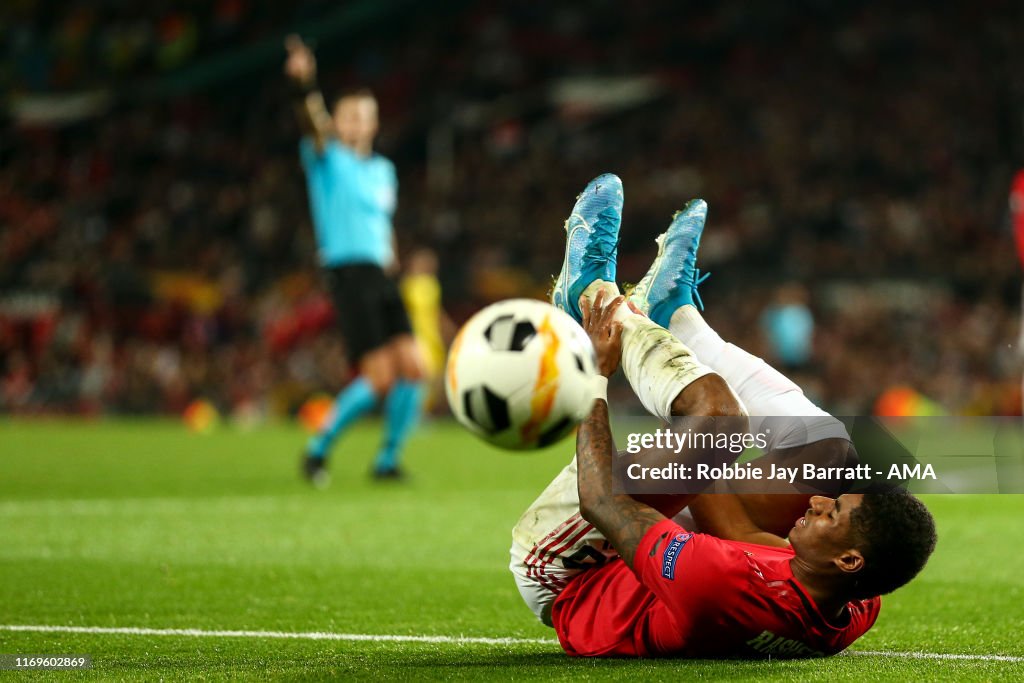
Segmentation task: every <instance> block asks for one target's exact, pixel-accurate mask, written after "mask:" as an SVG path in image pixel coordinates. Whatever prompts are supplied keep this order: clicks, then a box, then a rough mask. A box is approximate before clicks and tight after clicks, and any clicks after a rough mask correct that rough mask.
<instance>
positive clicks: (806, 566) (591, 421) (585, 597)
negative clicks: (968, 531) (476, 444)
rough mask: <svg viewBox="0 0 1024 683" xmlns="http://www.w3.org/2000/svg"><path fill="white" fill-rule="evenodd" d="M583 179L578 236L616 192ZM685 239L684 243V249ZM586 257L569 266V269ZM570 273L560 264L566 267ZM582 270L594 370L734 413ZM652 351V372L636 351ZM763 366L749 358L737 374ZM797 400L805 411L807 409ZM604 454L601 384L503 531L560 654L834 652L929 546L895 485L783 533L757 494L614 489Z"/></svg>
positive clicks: (721, 391)
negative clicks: (561, 460)
mask: <svg viewBox="0 0 1024 683" xmlns="http://www.w3.org/2000/svg"><path fill="white" fill-rule="evenodd" d="M607 185H608V181H607V180H605V186H607ZM613 189H614V188H613ZM590 190H591V187H588V190H587V191H585V192H584V195H581V198H580V201H579V202H577V206H576V207H575V208H574V215H578V216H582V218H583V219H584V220H585V221H587V227H588V228H589V232H590V233H591V234H592V235H593V234H595V233H597V234H599V233H600V232H601V231H602V230H608V227H609V226H608V223H609V222H614V225H613V227H614V228H615V229H616V230H617V227H618V225H617V216H618V212H619V211H621V199H620V200H619V201H618V204H617V205H616V204H615V203H611V202H604V203H601V202H596V201H594V198H593V197H588V196H587V192H588V191H590ZM619 194H620V195H621V189H620V190H619ZM595 204H596V208H595V206H594V205H595ZM588 210H591V211H592V214H593V215H592V216H588V215H587V211H588ZM705 210H706V207H705ZM684 218H685V216H684ZM587 219H589V220H587ZM700 219H701V220H700V224H701V225H700V227H703V217H702V216H701V217H700ZM602 222H603V223H604V224H602ZM673 225H675V222H674V224H673ZM698 234H699V231H698ZM571 239H572V237H571V236H570V240H571ZM662 246H664V245H663V244H662ZM687 251H692V252H693V253H695V251H696V248H695V246H694V247H693V248H692V250H689V249H688V250H687ZM569 252H575V254H576V255H575V256H574V255H572V254H570V253H569ZM595 253H599V250H598V248H596V247H595V248H589V249H569V250H567V257H566V264H568V265H567V266H566V267H567V268H569V269H570V271H572V270H573V266H572V264H571V263H570V262H571V260H572V259H573V258H580V256H579V255H582V258H584V259H586V258H593V255H594V254H595ZM660 256H661V255H660V254H659V257H660ZM611 257H612V258H613V257H614V253H613V252H612V254H611ZM653 270H658V269H653ZM594 271H595V269H593V268H591V269H590V272H594ZM585 272H587V269H586V268H580V267H575V273H585ZM605 272H607V271H605ZM564 273H565V270H563V274H564ZM572 278H573V273H572V272H570V273H569V277H568V278H567V280H571V279H572ZM696 279H697V278H696V277H694V278H693V281H694V282H695V281H696ZM560 280H561V278H560ZM585 285H586V286H585V287H582V288H580V291H582V292H583V294H582V296H581V297H580V306H581V307H582V312H583V320H582V322H583V324H584V327H585V329H586V330H587V332H588V334H589V335H590V337H591V339H592V341H593V342H594V346H595V349H596V351H597V355H598V361H599V367H600V370H601V373H602V374H603V375H605V376H610V375H611V374H613V373H614V372H615V371H616V370H617V369H618V367H619V364H620V362H621V363H622V365H623V366H624V370H625V372H626V375H627V378H629V379H630V382H631V384H632V385H633V387H634V389H635V390H637V391H638V395H639V396H640V398H641V400H642V401H643V402H644V404H645V405H646V406H648V407H649V408H652V407H653V408H654V409H653V410H652V412H655V413H657V414H661V415H662V416H665V415H666V414H667V411H668V410H671V413H672V414H688V415H708V416H721V415H725V416H734V417H736V416H743V415H744V414H745V411H744V409H743V405H742V403H741V402H740V400H739V399H738V398H737V397H736V396H735V394H733V393H732V392H731V390H730V388H729V385H728V384H726V383H725V382H724V381H723V379H722V377H721V376H720V375H719V374H718V373H715V372H713V371H712V369H710V368H708V367H707V366H702V365H701V364H700V362H699V361H698V360H697V358H696V357H695V356H694V354H693V353H692V351H691V350H690V349H689V348H688V347H687V346H686V345H684V344H683V343H682V342H681V341H680V340H679V339H678V338H677V337H678V335H667V336H666V335H660V334H659V333H658V332H657V330H656V329H654V328H656V327H657V325H654V323H653V322H652V321H650V320H649V319H648V318H646V317H643V316H641V315H638V311H637V310H635V309H634V310H633V311H632V312H630V311H627V310H626V307H624V306H622V303H623V299H622V298H620V297H617V296H616V295H617V289H614V285H613V284H611V283H610V282H608V281H607V280H604V281H602V280H601V279H600V278H595V280H594V282H592V283H585ZM570 291H571V290H570ZM612 297H615V298H612ZM608 300H611V301H610V303H608V304H607V305H606V303H605V302H606V301H608ZM591 301H592V302H593V304H592V308H591V305H590V302H591ZM673 320H674V317H673ZM659 329H661V328H659ZM719 341H720V340H719ZM701 343H704V342H701ZM662 356H663V357H662ZM750 358H752V357H750ZM659 359H660V360H659ZM669 359H671V362H669ZM734 360H737V362H738V364H739V365H743V364H744V363H747V364H748V365H751V366H752V367H753V366H755V365H756V364H753V363H749V362H747V360H745V359H742V358H740V359H734ZM661 361H664V362H662V363H661V365H662V367H661V368H660V371H661V373H660V374H661V376H662V378H661V379H659V377H658V376H657V375H658V373H657V372H655V371H654V370H652V369H651V368H650V367H646V366H650V365H652V364H657V363H658V362H661ZM761 365H763V362H761ZM716 369H717V368H716ZM765 372H766V371H765V369H764V368H762V367H761V366H760V365H758V366H757V367H756V368H755V369H753V370H751V371H750V373H749V374H750V377H747V378H746V380H747V381H746V383H747V384H749V383H750V381H753V380H756V376H757V375H758V373H761V374H764V373H765ZM771 372H772V373H774V372H775V371H774V370H772V371H771ZM775 375H777V373H775ZM775 375H769V376H770V379H771V381H770V382H763V383H764V384H770V385H772V386H774V387H775V388H776V389H779V388H782V389H784V391H782V393H783V394H789V393H792V389H791V388H790V387H794V388H795V385H792V383H788V381H786V382H782V381H781V380H784V379H785V378H781V375H779V376H777V377H776V376H775ZM665 377H667V378H668V379H665ZM779 378H781V380H780V379H779ZM762 379H763V378H762ZM662 380H664V381H662ZM753 383H754V384H758V383H762V382H758V381H753ZM742 384H743V383H741V386H742ZM796 391H797V392H799V390H798V389H796ZM673 392H674V393H673ZM744 393H746V394H747V396H749V397H751V398H752V399H755V400H763V399H761V398H758V397H757V395H756V393H757V392H753V393H751V390H750V389H749V388H748V389H747V390H746V391H745V392H744V391H742V390H741V392H740V398H745V397H744ZM800 396H801V397H802V393H801V394H800ZM665 397H668V398H665ZM776 398H777V397H776ZM788 398H789V399H795V398H796V397H793V396H789V397H788ZM803 400H806V399H803ZM659 406H660V408H659ZM662 411H664V412H662ZM800 414H801V413H800V412H796V413H792V415H794V416H795V415H800ZM803 415H805V416H809V417H810V418H814V419H817V417H818V416H816V415H815V414H814V413H813V412H810V411H807V412H803ZM804 424H805V425H806V426H807V427H808V428H807V430H805V433H804V435H803V437H802V438H803V440H804V443H805V444H807V443H812V444H813V443H816V442H817V441H820V442H822V443H826V442H829V441H839V440H841V439H839V438H837V437H835V436H830V437H828V438H825V439H821V438H819V436H815V434H819V435H821V434H826V433H829V429H828V428H826V426H824V425H825V423H824V422H822V423H821V425H820V426H816V425H817V423H816V422H815V421H814V420H809V421H805V423H804ZM785 438H786V437H784V439H785ZM816 440H817V441H816ZM776 445H778V444H776ZM783 445H785V444H783ZM780 450H785V448H781V449H780ZM613 457H614V446H613V443H612V436H611V431H610V429H609V425H608V406H607V402H606V401H605V400H603V399H599V400H597V401H596V402H595V405H594V408H593V410H592V412H591V414H590V415H589V416H588V417H587V419H586V420H585V421H584V422H583V424H582V425H581V427H580V431H579V434H578V437H577V455H576V458H575V459H574V461H573V463H571V464H570V465H569V466H568V467H566V468H565V470H563V472H562V473H561V474H560V475H559V476H558V477H556V479H555V480H554V481H553V482H552V484H551V485H550V486H549V487H548V488H547V489H546V490H545V491H544V492H543V493H542V494H541V496H540V497H539V498H538V499H537V500H536V501H535V502H534V503H533V505H531V507H530V508H529V509H528V510H527V512H526V513H525V514H524V515H523V517H522V518H521V519H520V521H519V523H518V524H517V526H516V528H515V529H514V531H513V547H512V564H511V569H512V571H513V574H514V575H515V578H516V583H517V586H518V587H519V589H520V592H521V594H522V595H523V598H524V600H525V601H526V602H527V604H528V605H529V606H530V607H531V609H532V610H533V611H534V613H535V614H536V615H537V616H538V617H539V618H540V619H541V620H542V621H544V622H545V623H547V624H549V625H552V626H554V628H555V630H556V632H557V634H558V637H559V640H560V642H561V643H562V646H563V648H564V649H565V650H566V652H567V653H569V654H571V655H580V656H644V657H656V656H678V657H767V656H774V657H801V656H803V657H806V656H822V655H828V654H834V653H836V652H839V651H841V650H843V649H844V648H846V647H847V646H849V645H850V643H852V642H853V641H854V640H856V639H857V638H858V637H859V636H860V635H862V634H863V633H864V632H865V631H866V630H867V629H869V628H870V627H871V625H872V624H873V623H874V621H875V619H876V617H877V615H878V610H879V607H880V599H879V597H878V596H879V595H881V594H884V593H887V592H890V591H892V590H894V589H896V588H898V587H899V586H901V585H903V584H905V583H906V582H907V581H909V580H910V579H911V578H913V576H914V575H916V574H917V572H918V571H919V570H920V569H921V568H922V567H923V565H924V563H925V562H926V560H927V558H928V556H929V555H930V553H931V551H932V549H933V548H934V543H935V529H934V522H933V520H932V518H931V515H930V514H929V513H928V511H927V510H926V509H925V508H924V506H923V505H922V504H921V503H920V501H918V500H917V499H915V498H914V497H913V496H910V495H909V494H906V493H899V492H895V493H888V494H867V495H852V494H845V495H842V496H840V497H838V498H836V499H832V498H827V497H822V496H815V497H811V498H810V500H809V507H808V509H807V511H806V513H805V514H804V515H803V516H802V517H800V518H799V519H798V520H796V523H795V524H792V527H791V528H790V529H788V532H787V531H783V533H787V535H788V537H789V543H787V542H786V541H785V540H784V539H783V538H782V537H781V536H779V535H776V534H773V533H771V531H769V530H767V529H766V527H775V526H777V515H775V516H774V517H773V515H772V514H771V513H770V512H769V513H768V514H764V512H765V510H767V509H768V506H769V504H768V502H767V501H768V500H770V499H771V497H770V496H760V497H757V496H746V497H744V496H722V495H706V496H698V497H696V498H694V497H692V496H674V497H666V496H661V497H659V498H656V499H653V498H652V499H647V500H645V501H642V500H638V499H637V498H634V497H631V496H629V495H625V494H621V493H616V491H615V490H614V488H613V486H612V459H613ZM776 498H780V499H782V500H783V501H785V503H786V504H787V505H788V504H790V503H791V501H792V497H791V496H784V497H776ZM648 503H651V504H648ZM687 504H689V505H690V508H691V510H692V512H693V513H694V517H695V518H696V519H697V520H698V521H699V523H700V525H701V527H702V528H703V529H706V530H714V532H715V533H716V534H717V536H711V535H709V534H702V533H695V532H693V531H691V530H687V529H686V528H684V527H683V526H681V525H679V524H678V523H676V522H674V521H672V520H671V519H670V517H671V516H672V515H674V514H675V513H677V512H678V511H679V510H680V509H681V508H682V507H683V506H684V505H687ZM764 519H768V520H769V522H770V523H768V524H766V523H764Z"/></svg>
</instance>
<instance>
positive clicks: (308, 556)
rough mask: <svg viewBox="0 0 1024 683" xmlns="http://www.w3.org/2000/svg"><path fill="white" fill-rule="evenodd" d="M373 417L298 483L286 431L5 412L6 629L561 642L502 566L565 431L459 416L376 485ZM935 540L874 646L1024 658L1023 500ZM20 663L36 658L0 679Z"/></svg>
mask: <svg viewBox="0 0 1024 683" xmlns="http://www.w3.org/2000/svg"><path fill="white" fill-rule="evenodd" d="M376 440H377V431H376V427H375V426H374V425H373V424H372V423H370V424H367V425H364V426H361V427H360V428H358V429H357V430H356V431H354V432H353V433H352V434H351V435H349V436H348V437H347V438H346V440H345V441H344V442H343V443H342V444H341V446H340V448H339V449H338V451H337V452H336V454H335V455H336V457H335V462H334V465H333V470H334V477H335V480H334V483H333V484H332V486H331V487H330V488H329V489H327V490H325V491H315V490H312V489H309V488H308V487H306V486H305V485H304V484H303V483H302V482H301V481H299V479H298V476H297V462H298V451H299V449H300V447H301V445H302V443H303V435H302V434H301V432H299V431H298V429H296V428H293V427H291V426H287V425H281V426H272V427H264V428H260V429H258V430H255V431H251V432H240V431H236V430H233V429H231V428H227V427H223V428H220V429H218V430H216V431H214V432H213V433H211V434H208V435H199V434H193V433H189V432H187V431H185V430H184V429H183V428H182V427H181V426H180V425H179V424H178V423H176V422H154V421H138V422H131V421H117V422H96V423H89V422H61V421H35V422H12V421H6V422H0V623H2V624H52V625H75V626H104V627H115V626H116V627H148V628H189V629H209V630H234V629H237V630H261V631H287V632H310V631H321V632H341V633H365V634H408V635H467V636H488V637H517V638H544V639H548V638H552V637H553V634H552V632H551V631H550V630H549V629H546V628H544V627H543V626H541V625H539V624H538V623H536V622H535V621H534V619H533V617H532V616H531V615H530V613H529V612H528V611H527V609H526V608H525V607H524V606H523V605H522V603H521V601H520V598H519V596H518V593H517V592H516V589H515V587H514V585H513V583H512V581H511V578H510V576H509V574H508V572H507V569H506V565H507V562H508V554H507V552H508V545H509V529H510V528H511V525H512V524H513V522H514V521H515V519H516V518H517V516H518V514H519V513H520V512H521V511H522V510H523V509H524V508H525V507H526V506H527V505H528V504H529V503H530V501H531V500H532V499H533V498H534V497H535V496H536V494H537V493H538V492H539V491H540V489H541V488H542V487H543V486H544V485H545V484H546V483H547V481H548V480H549V479H550V478H551V476H553V474H554V473H555V472H556V471H557V470H558V469H559V468H560V467H561V466H562V464H564V461H565V460H566V459H567V452H569V451H570V449H571V445H569V444H567V443H563V444H562V445H561V446H560V447H555V448H554V449H550V450H549V451H548V452H544V453H537V454H533V455H529V456H516V455H508V454H505V453H501V452H497V451H493V450H491V449H489V448H487V447H485V446H482V445H480V444H479V443H478V442H476V441H475V440H472V438H471V437H469V436H468V435H466V434H465V433H464V432H462V431H460V430H458V429H457V428H455V427H454V426H452V425H450V424H448V423H438V424H434V425H429V426H427V427H426V428H424V430H423V431H422V432H421V433H420V434H418V435H417V436H416V437H415V439H414V441H413V443H412V444H411V446H410V449H409V452H408V457H407V464H408V469H409V471H410V473H411V475H412V476H411V479H410V481H409V482H407V483H404V484H374V483H372V482H370V481H369V479H368V477H367V476H366V473H367V468H368V466H369V460H370V457H371V456H372V453H373V451H374V449H375V447H376ZM928 502H929V505H930V506H931V507H932V509H933V510H934V512H935V514H936V517H937V519H938V522H939V532H940V543H939V548H938V550H937V551H936V555H935V557H934V559H933V560H932V562H931V564H930V565H929V566H928V568H927V569H926V570H925V572H924V574H923V575H922V576H921V577H920V578H919V579H918V580H917V581H916V582H915V583H914V584H912V585H911V586H909V587H907V588H905V589H903V590H901V591H899V592H898V593H896V594H895V595H893V596H891V597H889V598H887V599H886V600H885V607H884V609H883V611H882V616H881V618H880V619H879V622H878V624H877V625H876V627H875V628H874V629H873V630H872V631H871V632H870V633H868V634H867V635H866V636H865V637H864V638H862V639H861V640H860V641H858V642H857V643H856V645H855V646H854V649H856V650H859V651H887V652H931V653H952V654H982V655H984V654H999V655H1011V656H1024V644H1022V643H1021V641H1020V638H1019V637H1020V634H1021V632H1024V612H1022V611H1021V608H1020V606H1021V605H1022V604H1024V582H1022V581H1021V579H1020V560H1021V551H1020V548H1021V547H1024V525H1021V524H1020V521H1019V520H1020V519H1022V518H1024V496H933V497H930V498H929V499H928ZM0 653H7V654H30V653H34V654H41V653H51V654H58V653H60V654H90V655H92V657H93V658H94V664H93V668H92V669H90V670H88V671H82V672H55V673H42V672H38V673H33V674H30V675H31V676H32V677H33V678H37V677H38V678H48V677H56V678H62V679H63V678H76V679H77V678H100V679H118V680H136V679H145V680H152V679H157V678H165V679H178V680H180V679H190V680H191V679H199V680H220V679H233V680H234V679H239V678H257V679H265V678H268V677H276V678H302V679H310V678H341V677H343V678H402V679H422V678H453V679H481V678H484V679H508V678H518V679H524V678H526V679H536V678H542V679H555V680H569V679H572V680H578V679H588V680H589V679H605V678H621V677H623V676H642V677H644V678H650V679H668V678H680V677H685V678H713V679H757V680H763V679H776V678H778V679H786V680H793V679H796V680H807V679H812V678H819V677H820V678H824V677H827V678H830V679H840V680H858V681H860V680H889V679H901V680H907V679H921V680H929V679H939V678H957V679H988V680H1004V679H1005V680H1020V679H1021V678H1022V677H1024V664H1022V663H1019V662H999V661H963V660H961V661H948V660H942V661H940V660H934V659H910V658H904V657H898V656H892V655H890V656H879V655H844V656H840V657H835V658H832V659H830V660H816V661H802V662H784V661H773V662H713V661H688V662H683V661H608V660H601V661H593V660H589V661H585V660H573V659H570V658H567V657H566V656H564V655H563V654H561V651H560V650H559V648H558V646H557V645H556V644H554V643H551V644H536V643H535V644H530V643H515V644H511V645H509V644H503V645H481V644H438V643H401V642H339V641H310V640H281V639H263V638H232V637H217V638H194V637H185V636H138V635H106V634H100V635H98V634H63V633H62V634H54V633H29V632H10V631H4V630H0ZM4 673H6V675H7V676H15V677H19V678H21V677H24V676H26V674H25V673H24V672H19V673H11V672H0V676H2V675H4Z"/></svg>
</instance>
